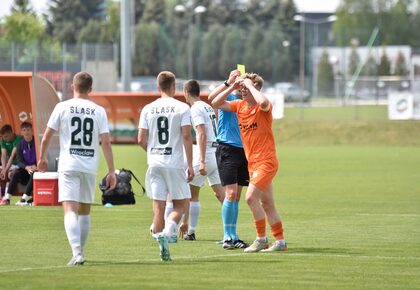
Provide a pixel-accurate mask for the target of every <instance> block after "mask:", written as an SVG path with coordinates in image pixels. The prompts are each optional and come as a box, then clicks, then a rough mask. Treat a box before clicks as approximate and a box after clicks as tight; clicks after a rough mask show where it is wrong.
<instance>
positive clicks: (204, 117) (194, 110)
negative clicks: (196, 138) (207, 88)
mask: <svg viewBox="0 0 420 290" xmlns="http://www.w3.org/2000/svg"><path fill="white" fill-rule="evenodd" d="M191 118H192V123H193V126H194V127H196V126H198V125H202V124H204V128H205V130H206V136H207V142H208V143H209V144H210V145H212V143H213V142H216V135H217V129H216V128H217V124H216V123H217V122H216V114H215V113H214V110H213V108H212V107H211V106H210V105H208V104H207V103H205V102H203V101H198V102H195V103H194V104H193V105H192V106H191Z"/></svg>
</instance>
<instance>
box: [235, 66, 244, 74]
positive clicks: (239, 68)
mask: <svg viewBox="0 0 420 290" xmlns="http://www.w3.org/2000/svg"><path fill="white" fill-rule="evenodd" d="M237 69H238V71H239V72H240V73H241V76H243V75H244V74H245V65H244V64H238V65H237Z"/></svg>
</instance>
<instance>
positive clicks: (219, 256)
mask: <svg viewBox="0 0 420 290" xmlns="http://www.w3.org/2000/svg"><path fill="white" fill-rule="evenodd" d="M273 254H275V255H285V256H295V257H330V258H355V259H379V260H397V261H407V260H410V261H420V257H392V256H378V255H376V256H366V255H345V254H322V253H319V254H317V253H310V254H307V253H290V252H288V253H271V255H273ZM253 255H259V256H260V257H261V255H270V254H269V253H259V254H258V253H254V254H249V253H248V254H247V253H235V254H222V255H209V256H201V257H198V256H184V257H175V259H174V260H175V261H178V260H203V259H214V258H224V257H235V256H253ZM157 261H159V259H145V260H142V259H138V260H125V261H118V260H116V261H115V262H108V261H106V262H101V261H98V262H94V261H92V262H91V263H89V262H88V264H87V265H88V266H89V267H93V266H100V265H118V264H134V263H142V262H157ZM165 264H166V263H165ZM62 268H73V267H69V266H66V265H56V266H44V267H25V268H15V269H4V270H0V274H4V273H12V272H28V271H37V270H52V269H62Z"/></svg>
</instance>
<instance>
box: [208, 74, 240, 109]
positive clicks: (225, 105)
mask: <svg viewBox="0 0 420 290" xmlns="http://www.w3.org/2000/svg"><path fill="white" fill-rule="evenodd" d="M242 82H243V79H242V78H241V77H237V78H236V80H235V82H234V83H233V85H231V86H230V87H229V88H228V89H227V90H224V91H223V92H221V93H220V94H218V95H217V96H216V98H214V100H213V101H212V102H211V105H212V106H213V108H215V109H222V110H223V111H230V104H229V102H228V101H226V99H227V97H228V96H229V95H230V94H231V93H232V92H233V91H235V90H236V89H238V88H239V86H240V85H241V83H242Z"/></svg>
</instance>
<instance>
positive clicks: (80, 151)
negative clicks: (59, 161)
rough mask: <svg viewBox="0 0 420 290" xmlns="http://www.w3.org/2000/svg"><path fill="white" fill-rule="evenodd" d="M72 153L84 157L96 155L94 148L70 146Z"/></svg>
mask: <svg viewBox="0 0 420 290" xmlns="http://www.w3.org/2000/svg"><path fill="white" fill-rule="evenodd" d="M70 154H71V155H78V156H83V157H93V156H95V150H94V149H78V148H70Z"/></svg>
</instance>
